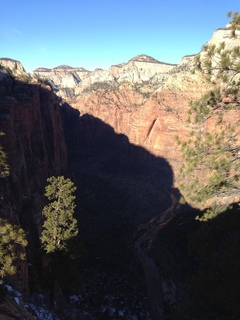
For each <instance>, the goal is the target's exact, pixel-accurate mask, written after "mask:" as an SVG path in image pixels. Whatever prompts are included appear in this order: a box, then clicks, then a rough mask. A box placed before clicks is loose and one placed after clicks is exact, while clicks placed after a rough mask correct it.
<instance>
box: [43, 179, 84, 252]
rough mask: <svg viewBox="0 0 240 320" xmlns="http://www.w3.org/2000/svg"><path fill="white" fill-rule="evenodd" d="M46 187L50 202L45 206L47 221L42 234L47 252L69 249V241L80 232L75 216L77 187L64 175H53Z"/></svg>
mask: <svg viewBox="0 0 240 320" xmlns="http://www.w3.org/2000/svg"><path fill="white" fill-rule="evenodd" d="M47 181H48V183H49V184H48V185H47V186H46V188H45V196H46V197H47V198H48V200H49V203H48V204H47V205H46V206H45V207H44V208H43V212H42V213H43V216H44V217H45V221H44V224H43V231H42V234H41V241H42V247H43V249H44V250H45V251H46V253H53V252H56V251H65V250H67V244H68V241H70V240H71V239H72V238H74V237H76V236H77V234H78V227H77V220H76V219H75V218H74V217H73V214H74V209H75V207H76V206H75V203H74V200H75V196H74V195H73V193H74V191H75V190H76V187H75V186H74V183H73V182H72V181H71V180H70V179H65V178H64V177H63V176H59V177H51V178H49V179H48V180H47Z"/></svg>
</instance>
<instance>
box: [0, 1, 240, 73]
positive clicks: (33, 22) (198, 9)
mask: <svg viewBox="0 0 240 320" xmlns="http://www.w3.org/2000/svg"><path fill="white" fill-rule="evenodd" d="M228 11H240V3H239V0H201V1H197V0H195V1H192V0H182V1H179V0H178V1H177V0H168V1H161V0H147V1H143V0H138V1H136V0H122V1H114V0H88V1H87V0H84V1H82V0H68V1H59V0H58V1H56V0H48V1H46V0H41V1H33V0H3V1H2V3H1V17H0V57H8V58H12V59H16V60H19V61H20V62H21V63H22V64H23V66H24V68H25V69H26V71H27V72H32V71H33V70H34V69H36V68H38V67H46V68H53V67H56V66H58V65H61V64H67V65H70V66H73V67H84V68H86V69H88V70H94V69H95V68H103V69H108V68H109V67H110V66H111V65H113V64H118V63H121V62H127V61H128V60H130V59H131V58H133V57H134V56H136V55H139V54H147V55H150V56H152V57H154V58H155V59H158V60H160V61H163V62H168V63H179V62H180V60H181V58H182V57H183V56H185V55H189V54H195V53H198V52H199V51H200V50H201V48H202V46H203V45H204V44H205V43H206V42H207V41H208V40H209V39H210V38H211V36H212V34H213V32H214V31H215V30H216V29H218V28H222V27H225V25H226V24H227V23H228V22H229V19H228V18H227V13H228Z"/></svg>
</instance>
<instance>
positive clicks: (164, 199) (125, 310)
mask: <svg viewBox="0 0 240 320" xmlns="http://www.w3.org/2000/svg"><path fill="white" fill-rule="evenodd" d="M223 39H225V41H226V42H227V45H228V46H229V47H230V48H231V47H232V46H235V45H236V44H237V43H238V42H239V39H237V40H236V39H231V37H230V30H228V29H227V28H225V29H219V30H217V31H215V33H214V35H213V37H212V39H211V40H210V43H211V44H212V43H214V44H216V45H217V44H219V43H221V41H223ZM201 55H204V52H201ZM193 69H194V56H186V57H183V59H182V60H181V62H180V63H179V64H178V65H172V64H168V63H163V62H160V61H157V60H156V59H154V58H152V57H149V56H147V55H139V56H137V57H134V58H132V59H131V60H130V61H128V62H127V63H121V64H119V65H115V66H111V67H110V68H109V70H101V69H96V70H94V71H88V70H86V69H84V68H82V67H79V68H75V67H70V66H66V65H62V66H59V67H56V68H53V69H46V68H43V67H41V68H38V69H36V70H35V71H34V72H33V73H32V74H27V73H26V72H25V70H24V68H23V66H22V65H21V63H20V62H18V61H15V60H12V59H0V108H1V111H0V126H1V129H0V131H2V132H4V133H5V135H4V136H2V137H1V143H2V145H3V146H4V150H5V151H6V153H7V155H8V162H9V165H10V169H11V174H10V176H9V177H6V178H4V179H1V180H0V181H1V189H0V192H1V199H2V201H1V202H0V205H1V217H4V218H7V219H8V220H9V221H11V222H13V223H16V224H19V225H21V226H22V227H23V229H24V230H25V231H26V232H27V234H28V242H29V246H28V248H27V260H26V261H24V262H22V263H20V264H19V272H18V273H17V274H16V276H14V277H11V278H10V279H8V280H9V282H10V283H11V284H12V285H13V286H14V288H15V289H16V290H19V291H21V292H22V293H24V294H26V295H28V296H31V295H32V294H33V293H36V292H43V291H44V290H43V289H42V291H41V288H42V287H43V285H42V283H41V277H40V275H41V271H39V268H37V267H36V265H37V263H39V264H40V265H42V267H43V265H44V261H41V260H39V255H38V252H39V250H40V240H39V236H40V233H41V228H42V222H43V218H42V213H41V212H42V208H43V206H44V205H45V204H46V199H45V197H44V188H45V186H46V180H47V178H48V177H50V176H53V175H54V176H57V175H65V176H69V177H71V178H72V180H73V181H74V182H75V184H76V186H77V194H76V196H77V199H76V200H77V210H76V216H77V219H78V223H79V234H80V240H81V243H82V246H83V253H82V256H81V258H80V264H79V273H81V274H82V275H83V284H82V288H81V290H80V293H79V295H78V296H76V299H75V302H74V303H73V305H72V307H71V308H72V313H71V315H70V314H69V309H67V307H66V309H65V310H58V311H59V312H60V315H61V312H62V314H64V316H63V319H86V318H87V319H96V320H98V319H106V320H107V319H124V318H125V319H129V320H130V319H139V320H141V319H144V320H147V319H153V320H155V319H158V320H159V319H183V315H182V314H181V312H183V313H184V308H183V311H181V312H180V311H179V315H178V316H177V315H173V311H172V309H174V310H175V309H176V308H179V307H180V309H181V304H183V301H185V300H184V299H188V298H189V297H190V296H191V293H189V291H188V290H189V289H188V286H187V282H188V278H189V277H190V276H192V275H193V270H195V269H196V268H198V266H197V262H196V260H195V256H194V254H193V255H192V256H191V257H190V256H189V254H188V246H189V244H188V241H189V240H188V239H189V237H191V235H192V233H193V231H194V230H200V231H201V230H202V229H204V227H201V226H200V223H199V222H197V221H196V220H195V216H196V215H197V214H198V210H197V209H195V208H192V207H191V206H190V205H181V204H180V203H179V199H180V197H181V194H180V192H179V190H178V185H179V180H180V177H179V167H180V164H181V162H182V157H181V153H180V150H179V147H178V145H177V141H176V136H180V137H181V139H186V138H187V137H188V136H189V134H190V131H191V130H192V127H191V125H189V124H188V123H187V119H188V109H189V103H190V101H191V100H193V101H194V100H199V99H200V98H201V97H202V95H203V94H204V93H206V92H207V91H208V90H209V83H208V82H207V81H206V80H205V78H204V77H203V75H202V74H201V73H200V72H197V71H195V72H193ZM235 115H236V114H233V115H231V116H232V117H234V116H235ZM208 125H209V126H211V123H209V124H208ZM212 125H214V124H212ZM233 212H234V213H233V215H234V220H231V221H235V220H236V221H238V220H237V218H236V215H237V214H236V212H237V209H235V207H234V209H233ZM215 223H216V222H213V223H210V224H209V225H210V226H212V227H211V228H213V229H214V228H215ZM234 226H236V224H234V223H233V224H232V225H231V230H234V231H231V232H232V233H231V234H232V235H233V237H238V234H239V233H238V232H237V230H235V229H234ZM206 228H207V227H206ZM209 228H210V227H209ZM229 228H230V227H229ZM200 231H199V232H200ZM197 232H198V231H197ZM229 232H230V231H229V230H223V231H222V234H223V238H224V237H225V238H226V239H228V240H226V241H230V240H229V239H230V238H228V233H229ZM209 237H210V236H209ZM225 238H224V239H225ZM219 241H220V240H219ZM226 241H225V242H221V243H224V246H227V245H228V244H229V242H226ZM84 253H85V256H84ZM40 269H41V268H40ZM210 280H211V279H210ZM62 289H63V288H62ZM45 290H46V289H45ZM60 291H61V290H59V292H60ZM223 297H225V296H224V295H223ZM233 304H234V302H233ZM66 305H67V304H66ZM186 306H187V305H186ZM186 306H185V307H186ZM187 307H188V306H187ZM84 311H86V312H88V315H87V314H85V315H84V314H82V313H83V312H84ZM64 312H65V313H64ZM64 317H65V318H64ZM10 319H12V318H10ZM229 319H230V318H229ZM232 319H233V318H232Z"/></svg>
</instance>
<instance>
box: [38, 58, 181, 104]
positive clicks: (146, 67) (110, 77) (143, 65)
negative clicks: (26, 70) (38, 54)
mask: <svg viewBox="0 0 240 320" xmlns="http://www.w3.org/2000/svg"><path fill="white" fill-rule="evenodd" d="M174 67H175V65H173V64H167V63H162V62H159V61H157V60H156V59H154V58H152V57H149V56H146V55H140V56H137V57H134V58H133V59H131V60H129V61H128V62H127V63H121V64H118V65H115V66H111V67H110V68H109V70H102V69H96V70H94V71H92V72H90V71H87V70H85V69H83V68H71V67H68V66H59V67H57V68H54V69H51V70H49V69H44V68H38V69H36V70H35V71H34V72H33V76H35V77H41V78H44V79H48V80H50V81H51V83H52V84H53V87H54V88H55V89H56V90H60V91H59V95H60V96H62V97H64V98H69V97H73V96H76V95H79V94H81V93H82V92H89V91H92V90H97V89H98V88H103V89H106V90H111V89H112V88H118V86H119V85H120V84H121V83H123V82H129V83H131V84H133V85H134V84H139V83H143V82H146V81H147V82H148V81H150V80H151V79H152V78H154V81H159V80H161V79H163V78H164V76H165V74H166V73H167V72H168V71H170V70H171V69H173V68H174ZM69 89H72V90H71V91H69Z"/></svg>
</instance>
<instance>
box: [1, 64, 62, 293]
mask: <svg viewBox="0 0 240 320" xmlns="http://www.w3.org/2000/svg"><path fill="white" fill-rule="evenodd" d="M9 63H10V64H9ZM5 66H6V67H5ZM12 67H14V69H12ZM15 67H16V68H15ZM16 73H17V75H16ZM13 74H15V77H14V76H13ZM0 131H1V132H4V133H5V135H4V136H3V137H2V139H1V143H2V145H3V146H4V149H5V151H6V153H7V155H8V162H9V165H10V176H9V177H7V178H4V179H1V181H0V182H1V190H0V192H1V199H2V201H1V204H0V205H1V217H4V218H6V219H8V220H10V221H12V222H13V223H16V224H19V223H20V224H21V225H22V226H23V228H24V229H25V230H26V231H27V233H28V240H29V249H30V251H29V254H30V255H31V252H33V251H31V250H33V249H35V248H36V247H37V246H38V245H39V233H40V230H41V225H42V214H41V211H42V207H43V205H44V201H45V200H44V197H43V193H44V188H45V185H46V179H47V178H48V177H49V176H52V175H59V174H64V173H66V172H67V153H66V146H65V138H64V134H63V127H62V120H61V115H60V108H59V103H58V98H57V97H56V96H55V94H54V93H53V91H52V89H51V87H50V86H49V85H45V84H43V83H38V82H37V81H36V80H33V79H31V78H30V77H29V76H28V75H27V74H26V73H25V72H24V69H23V68H22V66H21V64H20V63H18V62H13V61H10V62H9V60H5V59H1V60H0ZM23 269H24V270H23V271H22V272H23V274H22V276H23V277H24V281H20V280H19V279H18V281H17V282H16V283H18V284H19V285H23V286H24V287H25V289H26V288H27V286H28V285H27V283H28V281H27V280H28V279H27V269H26V266H24V267H23Z"/></svg>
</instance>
